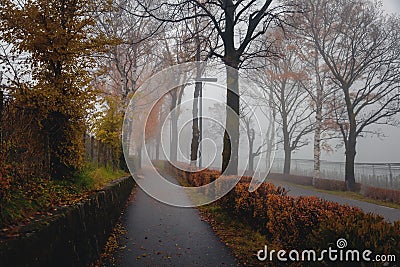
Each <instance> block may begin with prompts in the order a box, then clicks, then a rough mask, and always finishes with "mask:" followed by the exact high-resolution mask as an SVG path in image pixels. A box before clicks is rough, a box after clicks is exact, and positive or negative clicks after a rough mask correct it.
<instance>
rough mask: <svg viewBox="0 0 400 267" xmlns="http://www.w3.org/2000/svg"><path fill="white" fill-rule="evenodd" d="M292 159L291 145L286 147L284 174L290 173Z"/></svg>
mask: <svg viewBox="0 0 400 267" xmlns="http://www.w3.org/2000/svg"><path fill="white" fill-rule="evenodd" d="M291 161H292V150H291V149H290V147H289V148H288V147H285V162H284V165H283V174H290V167H291Z"/></svg>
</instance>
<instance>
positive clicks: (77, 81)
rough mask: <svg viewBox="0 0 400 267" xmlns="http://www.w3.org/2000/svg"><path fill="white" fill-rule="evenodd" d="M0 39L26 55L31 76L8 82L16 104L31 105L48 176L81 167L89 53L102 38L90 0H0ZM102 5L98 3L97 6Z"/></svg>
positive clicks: (88, 100) (99, 46)
mask: <svg viewBox="0 0 400 267" xmlns="http://www.w3.org/2000/svg"><path fill="white" fill-rule="evenodd" d="M0 4H1V6H2V8H1V9H0V31H1V32H2V36H1V39H2V40H1V41H3V42H6V43H9V44H12V52H14V53H16V54H26V57H27V58H26V62H28V63H29V65H30V66H31V73H30V75H31V80H28V81H15V80H14V81H11V82H12V84H11V86H15V87H13V88H15V90H14V91H13V92H12V93H13V95H14V97H15V98H16V99H17V100H18V103H19V104H20V105H22V106H24V107H25V108H29V109H31V110H33V111H34V112H35V114H36V116H37V121H38V124H39V125H40V129H41V133H42V134H43V135H44V136H45V138H46V139H47V141H46V144H47V148H46V152H47V153H48V155H49V158H50V167H51V175H52V177H54V178H59V179H60V178H64V177H70V176H71V175H73V173H74V172H75V171H76V170H78V169H79V168H80V167H81V164H82V159H83V134H84V132H85V130H86V121H85V118H86V116H87V110H88V109H89V108H90V107H91V106H92V100H93V97H92V96H93V92H92V90H91V87H90V81H91V77H90V75H89V71H88V70H89V68H93V67H94V66H93V61H92V60H91V58H90V55H92V53H94V52H99V51H101V50H102V49H103V48H104V45H105V44H106V43H107V42H108V40H106V38H104V37H103V36H98V35H96V34H95V33H94V27H93V26H94V25H95V21H94V18H93V14H94V10H98V8H100V7H99V6H98V5H97V4H96V2H95V1H92V0H64V1H56V0H38V1H31V0H26V1H17V2H16V1H11V0H1V1H0ZM101 8H103V7H101Z"/></svg>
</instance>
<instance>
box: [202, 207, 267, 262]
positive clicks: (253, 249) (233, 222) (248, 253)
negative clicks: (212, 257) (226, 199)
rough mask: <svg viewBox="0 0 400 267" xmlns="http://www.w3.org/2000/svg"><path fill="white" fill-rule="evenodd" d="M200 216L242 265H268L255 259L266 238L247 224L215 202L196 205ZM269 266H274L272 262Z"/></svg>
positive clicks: (265, 243) (265, 242)
mask: <svg viewBox="0 0 400 267" xmlns="http://www.w3.org/2000/svg"><path fill="white" fill-rule="evenodd" d="M198 210H199V211H200V214H201V217H202V218H203V220H204V221H206V222H208V223H209V224H210V225H211V227H212V228H213V230H214V232H215V234H216V235H217V236H218V237H219V238H220V240H221V241H222V242H223V243H224V244H225V245H226V246H227V247H229V248H230V249H231V251H232V252H233V254H234V255H235V258H236V261H237V262H238V263H239V264H240V265H244V266H260V265H262V266H269V265H268V264H267V263H266V262H264V263H261V262H260V261H259V260H258V259H257V255H256V254H257V251H259V250H261V249H263V248H264V246H265V245H267V244H268V241H267V238H266V237H265V236H264V235H262V234H260V233H259V232H256V231H254V230H253V229H252V228H251V227H250V226H249V225H246V224H244V223H243V221H241V220H239V219H238V218H234V217H233V216H231V215H230V214H228V213H227V212H226V211H224V210H223V209H222V208H221V207H220V206H218V205H217V204H215V203H214V204H210V205H207V206H202V207H198ZM270 266H274V265H273V264H272V263H271V265H270Z"/></svg>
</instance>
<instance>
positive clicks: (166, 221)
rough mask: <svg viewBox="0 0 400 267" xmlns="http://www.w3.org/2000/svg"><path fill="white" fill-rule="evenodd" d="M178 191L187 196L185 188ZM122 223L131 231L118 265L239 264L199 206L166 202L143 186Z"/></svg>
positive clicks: (120, 253) (118, 259) (117, 257)
mask: <svg viewBox="0 0 400 267" xmlns="http://www.w3.org/2000/svg"><path fill="white" fill-rule="evenodd" d="M149 175H151V172H147V173H145V175H144V177H143V178H144V179H146V176H149ZM175 182H176V181H175ZM177 195H179V197H182V198H185V197H186V198H187V196H186V194H185V193H184V192H183V194H182V192H177ZM186 201H188V200H186ZM122 225H123V226H124V228H125V229H126V230H127V233H126V234H125V235H124V236H122V238H121V240H122V241H121V242H122V244H121V245H122V246H123V247H124V249H121V250H119V251H118V252H117V253H116V255H115V256H114V257H115V258H116V259H117V266H122V267H123V266H129V267H131V266H237V264H236V262H235V258H234V256H233V254H232V253H231V252H230V250H229V249H228V248H227V247H226V246H225V245H224V244H223V243H222V242H221V241H220V240H219V239H218V238H217V237H216V236H215V234H214V232H213V230H212V228H211V227H210V225H209V224H208V223H206V222H204V221H202V220H201V218H200V215H199V213H198V211H197V209H195V208H179V207H173V206H169V205H166V204H163V203H161V202H158V201H157V200H154V199H153V198H151V197H150V196H148V195H147V194H146V193H145V192H144V191H143V190H142V189H140V188H139V187H138V188H137V191H136V193H135V196H134V200H133V201H132V202H131V203H130V204H129V205H128V207H127V209H126V211H125V213H124V214H123V216H122ZM125 246H126V247H125Z"/></svg>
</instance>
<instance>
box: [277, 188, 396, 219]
mask: <svg viewBox="0 0 400 267" xmlns="http://www.w3.org/2000/svg"><path fill="white" fill-rule="evenodd" d="M272 183H273V184H275V185H277V186H282V187H284V188H286V189H287V190H288V191H289V192H288V195H291V196H316V197H320V198H322V199H326V200H328V201H333V202H337V203H339V204H347V205H349V206H353V207H359V208H361V209H362V210H363V211H365V212H367V213H374V214H378V215H381V216H382V217H384V218H385V219H386V221H388V222H395V221H398V220H400V210H398V209H394V208H389V207H385V206H380V205H376V204H373V203H368V202H364V201H360V200H355V199H349V198H345V197H341V196H336V195H331V194H327V193H323V192H318V191H313V190H309V189H304V188H301V187H297V186H296V185H293V184H287V183H284V182H280V181H276V180H273V181H272Z"/></svg>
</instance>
